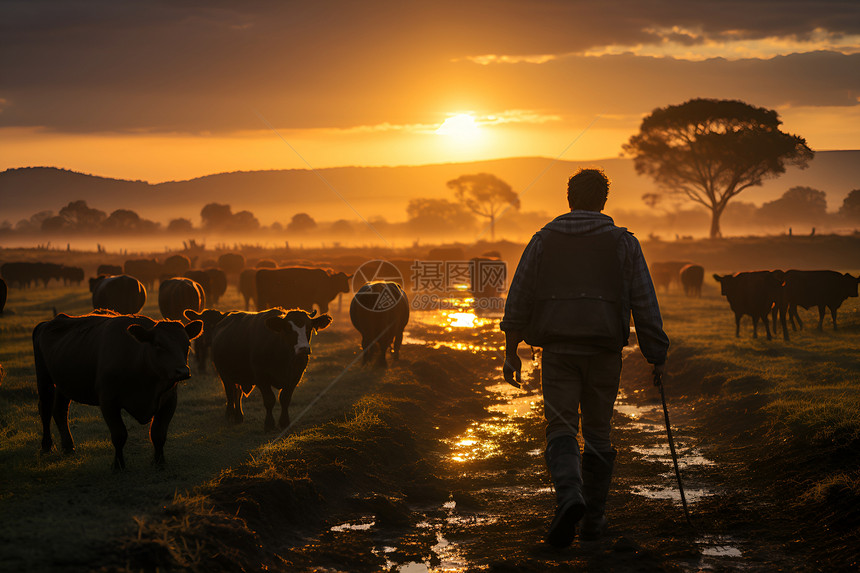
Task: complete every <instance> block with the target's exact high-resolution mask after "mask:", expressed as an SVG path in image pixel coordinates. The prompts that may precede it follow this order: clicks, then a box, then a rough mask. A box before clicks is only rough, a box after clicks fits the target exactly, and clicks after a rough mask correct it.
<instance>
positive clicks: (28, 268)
mask: <svg viewBox="0 0 860 573" xmlns="http://www.w3.org/2000/svg"><path fill="white" fill-rule="evenodd" d="M0 274H2V275H3V278H4V279H6V282H7V284H8V286H17V287H27V288H29V287H30V285H31V284H32V283H34V282H35V283H36V284H37V285H38V283H39V282H40V281H41V282H42V284H44V285H45V287H47V286H48V283H49V282H51V279H56V280H58V281H60V280H62V279H63V276H62V265H58V264H56V263H41V262H35V263H33V262H11V263H4V264H3V266H2V267H0Z"/></svg>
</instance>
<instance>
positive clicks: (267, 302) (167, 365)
mask: <svg viewBox="0 0 860 573" xmlns="http://www.w3.org/2000/svg"><path fill="white" fill-rule="evenodd" d="M243 263H244V260H242V261H237V260H230V259H227V260H223V261H218V263H217V265H218V266H217V267H216V266H214V264H213V265H211V266H208V267H207V268H204V269H202V270H196V269H192V268H191V263H190V260H188V259H187V258H185V257H182V256H174V257H170V258H168V259H167V260H166V261H165V262H164V263H158V262H156V261H154V260H146V259H137V260H129V261H126V263H125V264H124V265H123V266H121V267H120V266H110V265H103V266H100V267H99V269H98V276H97V277H95V278H93V279H90V290H91V292H92V304H93V309H94V310H93V312H92V313H90V314H87V315H84V316H69V315H66V314H59V315H57V316H55V317H54V318H53V319H51V320H48V321H45V322H42V323H40V324H38V325H37V326H36V327H35V329H34V330H33V350H34V359H35V369H36V381H37V387H38V393H39V413H40V417H41V421H42V429H43V437H42V444H41V445H42V451H43V452H49V451H51V449H52V448H53V441H52V439H51V430H50V421H51V419H52V418H53V420H54V422H55V424H56V426H57V428H58V430H59V433H60V443H61V447H62V449H63V450H64V451H66V452H72V451H74V442H73V440H72V436H71V433H70V431H69V423H68V413H69V404H70V402H71V401H75V402H80V403H83V404H90V405H94V406H98V407H99V408H100V410H101V412H102V415H103V417H104V419H105V422H106V423H107V425H108V428H109V429H110V433H111V439H112V442H113V445H114V450H115V456H114V462H113V465H114V467H115V468H117V469H121V468H124V467H125V460H124V458H123V453H122V452H123V446H124V444H125V441H126V439H127V431H126V428H125V426H124V424H123V422H122V417H121V414H120V412H121V410H123V409H124V410H126V411H127V412H128V413H129V414H130V415H131V416H132V417H134V418H135V419H136V420H137V421H138V422H140V423H141V424H145V423H150V439H151V441H152V443H153V446H154V448H155V458H154V459H155V462H156V463H158V464H162V463H163V462H164V443H165V440H166V436H167V427H168V425H169V423H170V421H171V419H172V417H173V414H174V412H175V409H176V403H177V385H178V383H179V382H181V381H183V380H186V379H188V378H189V377H190V376H191V370H190V369H189V367H188V356H189V351H190V348H191V341H192V340H193V341H194V347H195V358H196V364H195V366H196V369H197V371H198V372H206V370H207V368H208V364H209V363H210V362H211V363H212V364H213V365H214V367H215V370H216V371H217V374H218V375H219V376H220V378H221V381H222V384H223V387H224V393H225V396H226V416H227V418H228V419H229V420H231V421H233V422H241V421H242V420H243V417H244V415H243V411H242V398H243V397H245V396H248V395H249V394H250V393H251V392H252V391H253V389H254V388H255V387H256V388H259V389H260V393H261V394H262V397H263V405H264V407H265V411H266V417H265V422H264V429H265V430H266V431H273V430H274V429H275V428H276V427H277V426H280V427H281V428H288V427H289V426H290V416H289V412H288V408H289V404H290V401H291V398H292V395H293V391H294V390H295V388H296V386H297V385H298V383H299V381H300V380H301V378H302V376H303V374H304V371H305V369H306V367H307V365H308V359H309V355H310V345H311V340H312V337H313V334H314V333H316V332H318V331H320V330H322V329H324V328H327V327H328V326H329V325H330V324H331V322H332V317H331V316H330V315H329V314H328V310H329V305H330V303H331V302H332V301H333V300H334V299H335V298H337V297H338V296H339V295H340V294H341V293H348V292H350V278H351V277H350V276H349V275H348V274H347V273H345V272H342V271H341V272H336V271H333V270H331V269H326V268H312V267H307V266H278V265H277V264H275V263H274V261H268V260H263V261H260V262H259V263H258V264H257V265H256V266H255V267H254V268H248V269H244V268H242V267H243ZM72 271H74V272H72ZM78 271H80V272H78ZM0 272H2V275H3V277H4V278H5V280H6V282H9V284H10V286H17V287H22V288H23V287H28V286H30V285H32V284H34V283H35V284H38V283H40V282H41V283H43V284H45V285H47V284H48V282H49V281H50V280H53V279H56V280H58V281H66V282H74V283H77V284H79V283H81V282H82V281H83V275H84V273H83V271H82V270H81V269H77V268H76V267H66V266H64V265H56V264H50V263H5V264H4V265H2V267H0ZM228 272H229V276H230V277H231V278H232V279H233V280H235V282H236V283H237V286H238V289H239V292H240V293H241V294H242V296H243V297H244V299H245V310H244V311H240V310H233V311H221V310H216V309H214V308H211V307H212V306H213V305H214V304H217V301H218V300H219V298H220V297H221V296H223V294H224V293H225V292H226V289H227V282H228ZM651 273H652V278H653V281H654V284H655V286H656V287H657V288H658V289H668V288H669V286H670V285H671V284H673V283H677V284H680V285H681V286H683V288H684V292H685V294H687V295H688V296H701V289H702V283H703V278H704V268H703V267H702V266H701V265H697V264H693V263H689V262H656V263H654V264H652V265H651ZM714 278H715V280H717V281H718V282H719V283H720V285H721V289H722V294H723V295H724V296H726V297H727V299H728V301H729V304H730V306H731V309H732V310H733V311H734V313H735V321H736V330H735V334H736V335H738V336H739V333H740V319H741V317H742V316H743V315H745V314H746V315H750V316H751V317H752V318H753V336H754V337H755V336H757V326H758V321H759V320H762V321H763V323H764V327H765V330H766V332H767V337H768V339H769V340H770V339H771V330H770V327H769V323H768V314H769V313H772V319H773V322H774V330H775V329H776V320H777V314H778V315H779V319H780V322H781V325H782V329H783V334H784V337H785V339H786V340H788V339H789V333H788V329H787V327H786V324H787V321H789V322H791V324H792V327H793V328H795V329H796V328H797V327H800V328H802V327H803V323H802V322H801V320H800V317H799V316H798V314H797V307H798V306H802V307H804V308H810V307H812V306H817V307H818V310H819V325H818V327H819V329H821V328H822V323H823V319H824V312H825V308H829V309H830V311H831V315H832V317H833V326H834V328H836V311H837V309H838V308H839V306H840V305H841V304H842V302H843V301H844V300H845V299H846V298H848V297H850V296H857V294H858V292H857V289H858V286H857V285H858V280H860V279H856V278H854V277H852V276H851V275H848V274H841V273H837V272H834V271H795V270H790V271H756V272H741V273H736V274H734V275H725V276H719V275H714ZM156 281H158V284H159V286H158V307H159V310H160V312H161V315H162V317H163V318H164V320H154V319H152V318H149V317H146V316H141V315H139V314H138V313H139V312H140V311H141V309H142V308H143V307H144V304H145V303H146V296H147V289H150V290H152V289H153V285H154V284H156ZM6 282H4V280H3V279H0V313H2V312H3V306H4V303H5V300H6V293H7V289H6V286H7V285H6ZM407 288H408V285H407ZM251 299H253V300H254V301H255V303H256V309H257V310H256V311H249V310H248V307H249V305H250V300H251ZM315 306H316V307H318V309H319V314H317V312H318V311H317V310H316V309H315V308H314V307H315ZM285 309H289V310H285ZM409 309H410V305H409V301H408V298H407V294H406V291H405V290H404V288H403V286H402V285H401V284H399V283H398V282H394V281H371V282H368V283H367V284H364V285H363V286H362V287H361V288H359V289H358V290H357V291H356V292H355V293H354V296H353V298H352V301H351V303H350V307H349V314H350V319H351V322H352V324H353V325H354V327H355V328H356V329H357V330H358V331H359V333H360V334H361V348H362V350H363V358H364V362H365V363H367V362H368V361H370V360H371V358H372V357H373V356H374V355H375V357H376V358H375V363H376V364H377V365H378V366H382V367H384V366H385V365H386V356H387V354H388V353H389V352H393V355H394V357H395V358H397V357H398V355H399V350H400V346H401V344H402V340H403V331H404V329H405V327H406V324H407V323H408V321H409ZM795 321H796V324H795ZM274 390H278V401H279V402H280V405H281V414H280V417H279V419H278V423H277V425H276V423H275V419H274V416H273V413H272V411H273V408H274V404H275V397H276V395H275V392H274Z"/></svg>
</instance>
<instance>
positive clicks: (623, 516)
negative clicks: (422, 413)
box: [288, 309, 815, 573]
mask: <svg viewBox="0 0 860 573" xmlns="http://www.w3.org/2000/svg"><path fill="white" fill-rule="evenodd" d="M455 310H457V309H455ZM416 314H418V316H414V317H413V320H412V322H411V323H410V326H409V328H408V330H407V337H406V344H407V346H405V347H404V350H403V352H402V353H403V356H404V357H405V359H404V361H403V362H402V363H401V364H400V365H397V366H395V367H394V368H395V369H397V368H402V369H404V372H403V374H404V375H406V371H408V370H410V369H411V368H413V366H414V364H412V363H410V361H409V360H410V359H409V356H410V350H412V354H413V355H414V354H420V355H428V356H430V358H429V360H430V361H431V362H432V361H433V360H445V359H446V358H445V357H446V356H451V355H452V353H455V354H457V355H458V359H459V360H461V361H463V362H464V363H465V364H466V365H467V367H468V372H465V373H463V379H462V380H458V381H456V382H457V383H459V384H464V385H469V386H470V387H471V395H470V396H469V397H468V398H466V397H464V398H461V402H462V403H465V402H470V403H471V406H470V407H467V408H465V410H464V411H459V412H457V415H456V416H446V415H445V413H444V412H436V413H435V416H436V418H435V419H436V423H432V422H431V425H424V426H422V425H420V424H416V426H415V427H414V429H413V430H414V431H415V433H416V436H415V437H416V440H417V442H419V443H420V444H421V448H419V451H420V452H421V456H423V458H424V459H422V460H421V462H422V463H426V464H427V467H428V468H431V471H432V473H433V474H434V477H435V479H436V481H435V482H434V486H433V487H432V488H430V489H432V490H433V491H430V492H427V495H426V496H424V495H421V494H418V495H416V494H415V492H412V493H411V494H407V495H402V492H400V491H391V490H390V489H389V490H388V491H384V490H379V491H367V492H363V493H359V494H358V495H357V496H354V497H356V498H357V499H356V502H355V503H354V504H352V506H351V507H350V506H349V505H348V506H347V507H346V510H342V511H339V512H336V513H335V514H332V515H330V516H328V520H327V521H326V530H325V531H324V532H323V533H322V534H319V535H315V536H312V537H311V538H309V539H308V542H307V543H306V544H304V545H302V546H298V547H295V548H294V549H293V552H292V555H293V557H292V558H289V559H288V561H290V562H291V565H292V566H294V567H295V568H296V569H307V570H315V569H316V568H317V567H320V568H324V569H326V570H345V571H359V570H367V571H376V570H384V571H395V572H409V573H417V572H424V571H552V570H559V571H700V570H710V571H735V570H744V571H776V570H786V571H804V570H815V568H814V567H811V566H810V565H809V563H808V560H807V558H806V557H805V556H804V555H803V551H802V548H801V549H800V550H792V549H791V543H790V541H791V536H792V534H793V528H794V525H793V523H792V521H791V519H790V516H781V513H780V512H779V511H778V509H777V508H776V505H777V504H778V503H779V500H778V499H768V498H767V497H765V496H761V495H759V494H758V492H755V491H751V490H749V489H748V486H746V485H739V484H740V483H741V482H742V480H738V479H736V471H737V470H738V469H739V467H740V466H739V464H738V462H736V461H732V459H731V458H730V457H728V456H723V455H721V452H720V448H721V447H722V448H725V444H722V445H721V444H720V442H719V440H715V439H714V438H713V435H712V433H711V432H709V431H708V429H707V428H703V427H699V426H698V425H697V422H696V420H697V417H696V415H695V412H693V411H692V409H693V408H694V406H692V405H690V404H688V403H686V402H683V401H677V402H675V403H672V401H671V390H668V391H667V392H668V393H669V395H670V408H671V410H670V411H671V413H672V416H673V418H672V422H673V428H674V433H675V440H676V447H677V450H678V453H679V463H680V467H681V472H682V476H683V480H684V485H685V490H686V496H687V501H688V503H689V508H690V512H691V514H692V517H691V519H692V527H691V526H690V525H689V524H688V523H687V522H686V520H685V517H684V514H683V511H682V507H681V504H680V496H679V492H678V486H677V481H676V478H675V474H674V471H673V468H672V461H671V457H670V455H669V449H668V442H667V439H666V432H665V426H664V421H663V411H662V408H661V406H660V402H659V394H658V392H657V390H656V389H655V388H653V387H652V386H651V385H650V382H648V371H647V368H645V367H644V366H643V364H642V363H641V360H640V359H639V357H638V354H636V353H632V354H631V355H630V356H628V357H626V358H625V369H624V376H623V380H622V392H621V396H620V398H619V401H618V403H617V405H616V414H615V418H614V428H615V429H614V434H613V441H614V443H615V446H616V448H617V449H618V450H619V455H618V461H617V465H616V471H615V478H614V482H613V487H612V490H611V492H610V500H609V504H608V517H609V519H610V526H609V531H608V534H607V535H606V537H605V538H604V539H602V540H600V541H598V542H591V543H580V542H579V541H576V542H574V544H573V546H572V547H570V548H568V549H565V550H554V549H552V548H550V547H549V546H547V545H546V544H545V543H544V542H543V537H544V534H545V528H546V526H547V524H548V523H549V519H550V518H551V515H552V511H553V500H554V493H553V490H552V485H551V482H550V479H549V476H548V474H547V472H546V470H545V466H544V462H543V446H544V436H543V430H544V425H543V424H544V422H543V406H542V401H541V397H540V368H539V360H538V359H537V357H535V359H534V360H533V356H532V355H531V352H530V351H529V349H528V348H521V349H520V352H521V354H522V357H523V360H524V373H523V374H524V379H525V380H526V384H525V385H524V389H523V390H517V389H514V388H512V387H510V386H508V385H506V384H504V383H500V382H499V381H500V380H501V354H500V352H501V350H502V349H501V347H500V344H501V343H502V338H501V337H500V335H499V333H498V317H476V316H474V315H470V313H469V312H468V309H459V311H458V312H450V311H449V312H447V313H435V314H433V313H424V314H421V313H416ZM434 351H435V354H436V355H434ZM440 372H441V370H440ZM667 384H668V385H670V386H671V382H670V381H667ZM464 412H465V414H464ZM299 555H300V556H301V558H299V557H298V556H299Z"/></svg>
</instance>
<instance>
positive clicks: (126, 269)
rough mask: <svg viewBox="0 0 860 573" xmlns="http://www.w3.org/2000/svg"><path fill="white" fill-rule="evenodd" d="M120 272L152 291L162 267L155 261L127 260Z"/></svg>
mask: <svg viewBox="0 0 860 573" xmlns="http://www.w3.org/2000/svg"><path fill="white" fill-rule="evenodd" d="M122 270H123V273H125V274H127V275H129V276H132V277H134V278H136V279H137V280H139V281H140V282H142V283H143V284H144V285H146V287H147V288H149V289H152V288H153V286H154V285H155V281H157V280H158V279H159V278H160V277H161V273H162V265H161V263H159V262H158V261H157V260H156V259H129V260H127V261H126V262H125V263H123V265H122Z"/></svg>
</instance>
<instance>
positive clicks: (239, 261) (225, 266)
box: [213, 253, 245, 276]
mask: <svg viewBox="0 0 860 573" xmlns="http://www.w3.org/2000/svg"><path fill="white" fill-rule="evenodd" d="M213 266H215V265H213ZM217 267H218V268H219V269H221V270H222V271H224V272H225V273H227V274H228V275H232V276H236V275H238V274H239V273H240V272H241V271H242V269H244V268H245V257H243V256H242V255H241V254H239V253H224V254H223V255H221V256H220V257H218V265H217Z"/></svg>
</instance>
